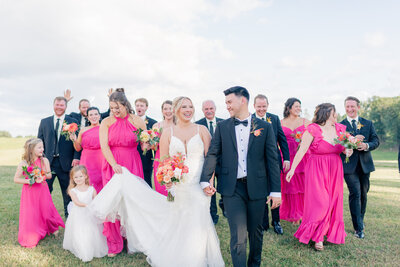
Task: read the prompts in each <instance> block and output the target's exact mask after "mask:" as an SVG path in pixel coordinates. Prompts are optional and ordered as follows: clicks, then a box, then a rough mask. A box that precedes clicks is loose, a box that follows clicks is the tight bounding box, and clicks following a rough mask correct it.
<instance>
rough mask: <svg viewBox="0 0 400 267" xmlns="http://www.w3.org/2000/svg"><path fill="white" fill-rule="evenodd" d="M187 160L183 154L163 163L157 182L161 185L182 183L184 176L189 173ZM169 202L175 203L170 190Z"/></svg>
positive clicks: (158, 171)
mask: <svg viewBox="0 0 400 267" xmlns="http://www.w3.org/2000/svg"><path fill="white" fill-rule="evenodd" d="M185 159H186V158H185V156H184V155H183V154H182V153H178V154H176V155H174V156H172V157H167V158H165V159H164V160H163V161H161V162H160V165H158V169H157V174H156V178H157V181H158V182H159V183H160V184H161V185H165V184H169V183H179V182H181V181H182V175H183V174H184V173H188V172H189V168H188V166H186V165H185ZM167 200H168V201H174V196H173V194H172V192H171V191H170V190H168V196H167Z"/></svg>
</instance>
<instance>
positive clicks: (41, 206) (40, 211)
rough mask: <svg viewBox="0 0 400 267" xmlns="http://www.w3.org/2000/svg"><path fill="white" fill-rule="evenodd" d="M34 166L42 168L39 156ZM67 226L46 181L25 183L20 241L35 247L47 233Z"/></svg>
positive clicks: (19, 228) (22, 244) (20, 221)
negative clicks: (54, 202)
mask: <svg viewBox="0 0 400 267" xmlns="http://www.w3.org/2000/svg"><path fill="white" fill-rule="evenodd" d="M32 166H38V167H39V168H41V167H42V166H41V161H40V158H38V159H37V160H36V161H35V163H34V164H33V165H32ZM60 226H61V227H65V225H64V222H63V220H62V218H61V216H60V214H59V213H58V211H57V209H56V207H55V206H54V204H53V199H52V198H51V195H50V191H49V187H48V185H47V183H46V182H43V183H41V184H37V183H35V184H33V185H32V186H29V185H27V184H24V185H23V186H22V192H21V202H20V208H19V227H18V242H19V243H20V244H21V246H23V247H35V246H36V245H37V244H38V243H39V241H40V240H41V239H43V238H44V237H45V236H46V235H48V234H52V233H54V232H55V231H57V230H58V227H60Z"/></svg>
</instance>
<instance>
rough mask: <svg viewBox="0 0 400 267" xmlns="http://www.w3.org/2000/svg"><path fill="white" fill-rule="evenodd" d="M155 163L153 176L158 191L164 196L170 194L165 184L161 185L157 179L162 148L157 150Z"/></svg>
mask: <svg viewBox="0 0 400 267" xmlns="http://www.w3.org/2000/svg"><path fill="white" fill-rule="evenodd" d="M154 159H155V160H154V163H153V177H154V187H155V189H156V191H157V192H158V193H160V194H162V195H164V196H167V195H168V191H167V189H166V188H165V185H160V183H159V182H158V181H157V176H156V174H157V169H158V165H160V162H159V161H158V160H159V159H160V149H158V150H157V152H156V156H155V157H154Z"/></svg>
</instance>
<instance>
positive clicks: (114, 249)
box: [100, 88, 146, 257]
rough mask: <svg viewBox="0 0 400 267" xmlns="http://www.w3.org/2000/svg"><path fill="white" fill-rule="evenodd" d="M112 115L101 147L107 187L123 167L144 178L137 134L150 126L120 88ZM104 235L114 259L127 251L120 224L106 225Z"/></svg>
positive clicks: (103, 131)
mask: <svg viewBox="0 0 400 267" xmlns="http://www.w3.org/2000/svg"><path fill="white" fill-rule="evenodd" d="M109 102H110V111H111V113H112V114H113V116H110V117H108V118H106V119H104V120H103V121H102V122H101V125H100V145H101V151H102V152H103V155H104V157H105V160H104V161H103V167H102V174H103V186H105V185H106V184H107V183H108V181H110V179H111V178H112V176H113V175H114V173H122V167H125V168H127V169H128V170H129V171H130V172H131V173H132V174H134V175H136V176H139V177H142V178H143V167H142V162H141V159H140V155H139V152H138V151H137V145H138V144H137V140H136V134H135V133H134V131H136V130H137V129H138V128H141V129H143V130H146V124H145V123H144V121H143V120H142V119H141V118H140V117H139V116H136V115H134V114H133V109H132V106H131V104H130V103H129V101H128V99H127V98H126V96H125V93H124V89H122V88H118V89H117V90H116V91H115V92H114V93H112V94H111V95H110V98H109ZM103 234H104V235H105V236H106V237H107V245H108V256H109V257H114V256H116V255H117V254H118V253H120V252H121V251H122V249H123V244H124V243H123V239H122V236H121V232H120V223H119V221H116V222H115V223H111V222H105V223H104V230H103Z"/></svg>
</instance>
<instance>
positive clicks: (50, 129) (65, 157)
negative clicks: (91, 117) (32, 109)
mask: <svg viewBox="0 0 400 267" xmlns="http://www.w3.org/2000/svg"><path fill="white" fill-rule="evenodd" d="M64 120H65V121H66V122H67V123H68V124H70V123H73V122H75V123H78V122H77V121H76V120H75V119H74V118H72V117H70V116H68V115H65V119H64ZM62 124H63V122H62V121H60V127H62ZM54 128H55V125H54V116H50V117H47V118H45V119H42V120H41V121H40V126H39V131H38V138H40V139H42V141H43V144H44V154H45V155H46V157H47V158H48V159H49V161H50V165H51V163H52V161H53V156H54V150H55V142H56V139H55V130H54ZM58 151H59V154H60V163H61V167H62V169H63V171H65V172H69V171H70V170H71V164H72V160H73V159H79V158H80V153H79V152H77V151H76V150H75V149H74V146H73V143H72V141H71V140H69V141H67V140H66V139H65V137H64V136H63V135H61V134H60V140H59V141H58Z"/></svg>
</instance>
